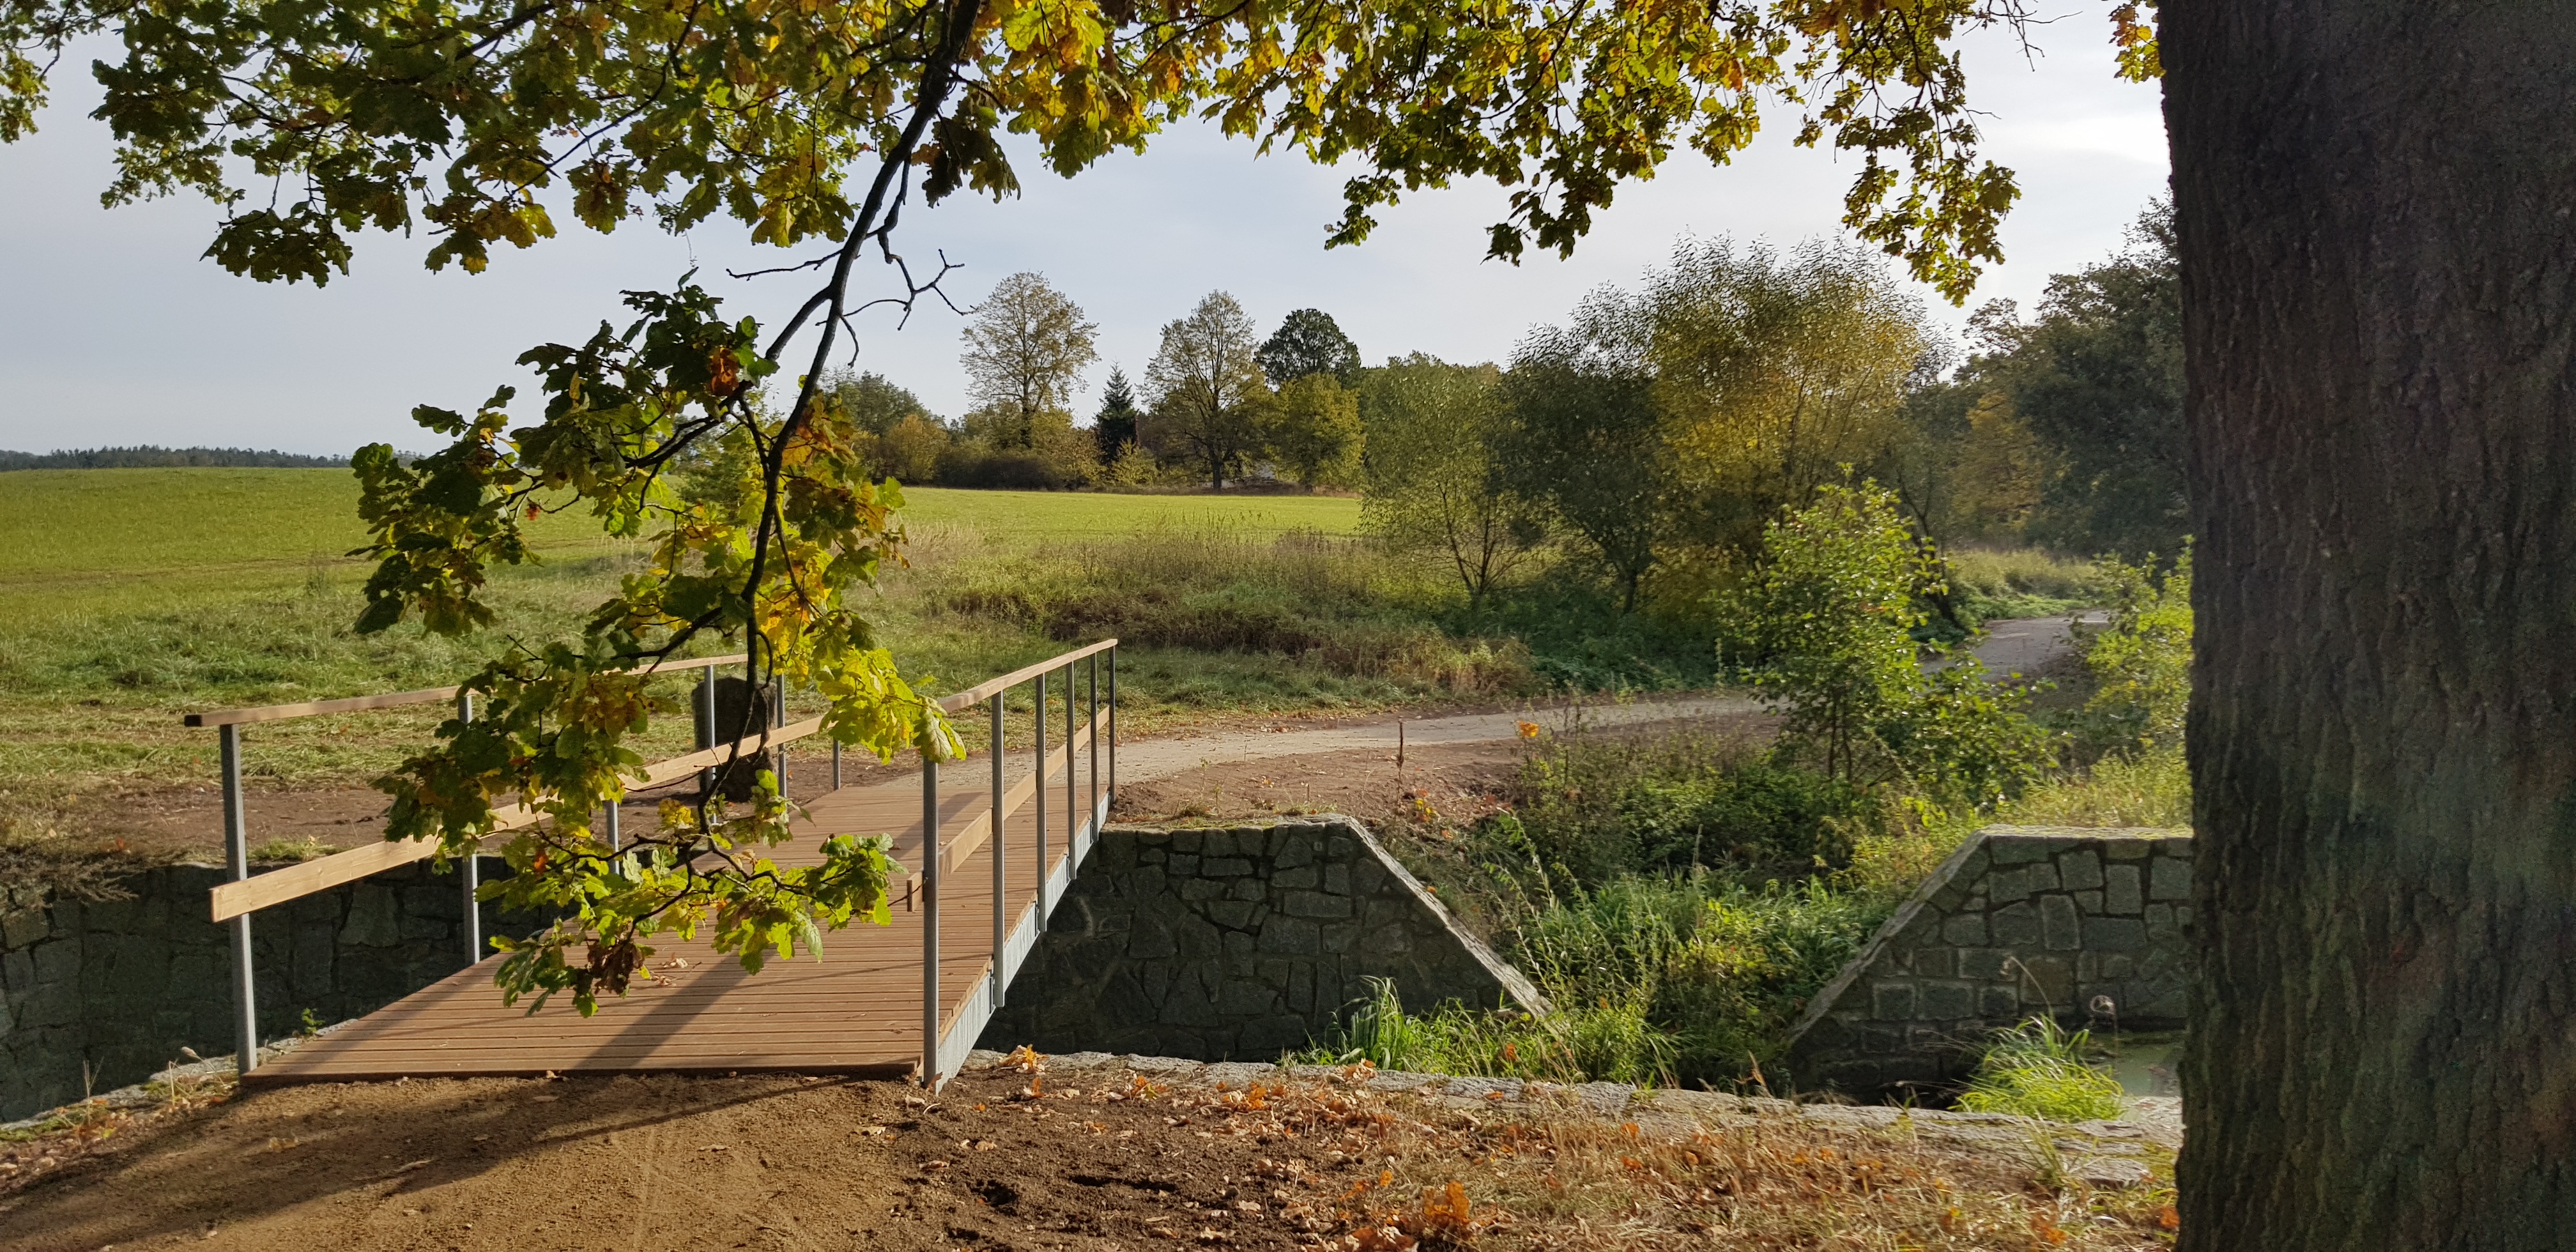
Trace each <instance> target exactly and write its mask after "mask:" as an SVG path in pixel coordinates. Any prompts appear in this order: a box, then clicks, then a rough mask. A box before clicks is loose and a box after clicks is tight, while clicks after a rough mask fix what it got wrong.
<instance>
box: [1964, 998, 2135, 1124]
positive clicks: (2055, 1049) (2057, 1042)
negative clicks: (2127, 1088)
mask: <svg viewBox="0 0 2576 1252" xmlns="http://www.w3.org/2000/svg"><path fill="white" fill-rule="evenodd" d="M2091 1042H2092V1036H2091V1035H2090V1034H2089V1033H2088V1032H2085V1031H2081V1030H2078V1031H2074V1032H2072V1033H2069V1032H2067V1031H2066V1030H2064V1029H2062V1028H2061V1027H2059V1026H2058V1024H2057V1023H2056V1022H2054V1021H2051V1020H2049V1019H2048V1018H2045V1017H2033V1018H2031V1019H2030V1020H2029V1021H2026V1022H2024V1023H2022V1024H2021V1025H2019V1026H2017V1027H2014V1028H2012V1029H2009V1030H2001V1031H1997V1032H1995V1043H1994V1046H1993V1047H1990V1048H1988V1049H1987V1050H1986V1055H1985V1057H1984V1058H1983V1059H1981V1060H1979V1061H1978V1062H1977V1072H1976V1075H1975V1076H1974V1077H1972V1078H1970V1079H1969V1080H1968V1089H1967V1090H1966V1091H1964V1092H1962V1093H1960V1096H1959V1107H1960V1108H1963V1109H1966V1110H1968V1111H1969V1112H1971V1113H2010V1114H2013V1115H2014V1116H2017V1117H2036V1118H2039V1119H2041V1120H2044V1121H2052V1122H2087V1121H2093V1120H2096V1119H2104V1118H2113V1117H2118V1116H2119V1115H2120V1080H2119V1079H2117V1078H2114V1077H2112V1076H2111V1075H2110V1073H2109V1072H2107V1071H2105V1070H2102V1069H2098V1068H2095V1067H2094V1066H2093V1065H2092V1064H2091V1063H2090V1062H2089V1061H2087V1060H2086V1059H2085V1056H2084V1053H2085V1050H2086V1048H2087V1047H2088V1046H2089V1045H2090V1044H2091Z"/></svg>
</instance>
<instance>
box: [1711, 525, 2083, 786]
mask: <svg viewBox="0 0 2576 1252" xmlns="http://www.w3.org/2000/svg"><path fill="white" fill-rule="evenodd" d="M1937 570H1938V563H1937V560H1936V558H1935V556H1934V554H1933V552H1932V550H1931V547H1930V545H1929V544H1928V543H1926V542H1921V541H1918V540H1917V539H1916V538H1915V536H1914V534H1913V532H1912V531H1911V530H1910V529H1908V528H1907V526H1906V524H1905V522H1904V520H1903V517H1902V515H1901V514H1900V512H1899V510H1898V506H1897V499H1896V496H1895V494H1894V493H1892V492H1889V491H1887V490H1885V489H1884V488H1881V487H1879V486H1878V485H1877V484H1875V483H1870V482H1863V483H1861V484H1860V485H1858V486H1856V487H1854V486H1840V485H1830V486H1826V487H1824V488H1821V489H1819V490H1818V491H1817V493H1816V498H1815V502H1814V503H1813V504H1811V505H1809V506H1808V507H1806V508H1804V509H1798V510H1793V511H1791V512H1789V513H1787V514H1785V515H1784V516H1783V517H1781V518H1780V519H1779V520H1778V521H1776V522H1773V523H1772V524H1771V525H1770V526H1769V527H1767V528H1765V529H1764V531H1763V535H1762V559H1761V561H1760V563H1759V564H1758V565H1756V567H1755V568H1754V570H1753V571H1752V573H1751V574H1750V575H1749V576H1748V577H1747V578H1745V579H1744V580H1743V581H1742V582H1741V583H1739V584H1738V585H1737V586H1735V587H1733V588H1731V589H1729V590H1727V591H1724V592H1721V593H1719V594H1718V595H1717V596H1716V597H1715V601H1714V607H1715V609H1716V611H1717V616H1718V619H1719V621H1720V623H1721V630H1722V635H1721V641H1720V643H1719V650H1720V651H1721V653H1723V654H1725V655H1728V656H1730V657H1732V658H1735V659H1736V660H1737V662H1738V664H1739V666H1740V668H1741V670H1742V672H1743V674H1744V676H1745V677H1746V678H1747V679H1749V680H1750V681H1752V682H1753V683H1754V684H1755V685H1757V686H1760V687H1765V688H1768V689H1770V690H1772V691H1776V692H1778V693H1779V699H1780V700H1781V701H1782V702H1783V703H1785V704H1786V705H1787V706H1788V720H1787V722H1786V724H1785V725H1783V726H1782V728H1781V732H1780V738H1781V743H1782V745H1783V747H1784V749H1785V750H1787V751H1788V752H1790V753H1792V754H1794V755H1795V756H1796V757H1797V758H1798V759H1800V760H1802V761H1807V762H1812V763H1814V764H1815V765H1816V766H1818V767H1819V768H1821V769H1822V770H1823V772H1824V773H1825V774H1826V775H1828V776H1830V777H1832V778H1835V779H1837V780H1840V781H1844V782H1849V783H1854V784H1857V785H1860V786H1864V787H1875V786H1880V785H1888V784H1893V785H1896V786H1898V787H1901V788H1903V789H1905V790H1909V791H1913V792H1917V793H1920V794H1922V795H1925V796H1927V797H1930V798H1932V799H1934V800H1935V801H1937V802H1939V803H1941V804H1943V805H1945V806H1967V807H1976V808H1985V807H1989V806H1991V805H1993V804H1994V803H1996V802H1997V801H1999V800H2002V799H2004V798H2006V797H2008V796H2010V795H2012V794H2014V793H2016V792H2018V791H2019V790H2020V789H2021V788H2022V787H2023V786H2024V785H2026V784H2027V783H2029V782H2030V781H2031V780H2032V779H2034V778H2036V777H2037V776H2038V774H2039V771H2040V769H2041V767H2042V766H2043V765H2044V764H2045V763H2046V762H2047V760H2048V758H2049V756H2050V754H2051V745H2050V744H2049V742H2048V738H2047V736H2046V735H2045V734H2043V733H2042V732H2041V731H2040V730H2039V728H2038V727H2036V726H2034V725H2033V724H2032V723H2031V721H2030V719H2029V718H2028V717H2026V716H2024V714H2023V710H2024V708H2025V707H2026V706H2027V704H2028V696H2027V694H2026V693H2025V692H2023V691H2021V690H2019V689H2017V688H2008V687H1998V686H1996V685H1994V684H1992V683H1989V682H1987V681H1986V677H1985V667H1984V666H1982V665H1979V664H1978V663H1977V662H1976V661H1975V660H1974V659H1973V658H1967V659H1961V660H1958V661H1956V662H1954V663H1953V664H1951V665H1948V666H1946V667H1944V668H1943V669H1941V670H1939V671H1936V672H1934V673H1931V674H1926V673H1924V672H1923V669H1922V666H1921V664H1920V653H1921V651H1922V649H1921V647H1920V645H1918V643H1917V642H1916V639H1915V630H1916V628H1917V627H1920V626H1922V625H1923V624H1924V621H1925V617H1926V615H1925V613H1924V612H1923V609H1922V608H1921V607H1920V606H1921V602H1922V599H1923V597H1925V596H1927V595H1931V594H1937V593H1938V592H1939V591H1940V590H1941V586H1942V584H1941V582H1940V580H1939V578H1938V576H1937Z"/></svg>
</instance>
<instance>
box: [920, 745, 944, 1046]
mask: <svg viewBox="0 0 2576 1252" xmlns="http://www.w3.org/2000/svg"><path fill="white" fill-rule="evenodd" d="M939 853H940V847H939V760H938V758H936V757H933V756H932V755H930V754H929V753H927V752H924V753H922V754H921V1086H922V1089H923V1090H925V1091H936V1090H938V1089H939V1077H940V1075H939Z"/></svg>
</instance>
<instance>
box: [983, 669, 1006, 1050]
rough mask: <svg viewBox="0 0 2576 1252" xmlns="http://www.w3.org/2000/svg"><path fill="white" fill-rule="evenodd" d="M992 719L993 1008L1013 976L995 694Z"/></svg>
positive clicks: (998, 697) (998, 699)
mask: <svg viewBox="0 0 2576 1252" xmlns="http://www.w3.org/2000/svg"><path fill="white" fill-rule="evenodd" d="M987 707H989V708H990V709H991V710H992V715H993V751H992V757H993V811H992V813H991V814H990V815H989V820H990V821H991V822H992V828H993V833H992V838H993V1007H994V1008H995V1009H999V1008H1001V1007H1002V992H1003V990H1004V989H1005V988H1007V987H1008V986H1009V985H1010V972H1009V971H1008V970H1006V969H1004V968H1003V965H1004V963H1006V962H1008V961H1009V960H1010V959H1011V923H1010V918H1009V908H1008V907H1007V904H1006V897H1007V895H1008V893H1009V890H1010V879H1009V878H1008V877H1006V876H1005V875H1004V872H1003V868H1002V848H1003V841H1002V836H1003V834H1004V833H1005V831H1006V830H1007V829H1008V828H1007V827H1005V826H1004V825H1003V824H1002V694H1001V693H1000V692H998V691H997V692H994V693H993V698H992V700H991V702H990V703H989V704H988V706H987Z"/></svg>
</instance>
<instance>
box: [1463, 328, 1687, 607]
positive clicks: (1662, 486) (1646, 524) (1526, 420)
mask: <svg viewBox="0 0 2576 1252" xmlns="http://www.w3.org/2000/svg"><path fill="white" fill-rule="evenodd" d="M1654 388H1655V377H1654V373H1653V371H1652V370H1651V368H1650V367H1649V366H1648V364H1647V363H1646V362H1644V361H1642V360H1639V359H1634V357H1633V356H1631V357H1626V358H1623V357H1619V356H1614V355H1611V354H1610V353H1608V352H1606V351H1605V350H1604V349H1603V346H1602V345H1600V344H1598V343H1596V342H1594V341H1593V340H1592V338H1590V337H1589V334H1588V328H1584V327H1578V328H1576V329H1573V330H1565V329H1560V328H1556V327H1545V328H1541V329H1540V330H1538V331H1535V332H1533V333H1532V334H1531V336H1530V337H1529V339H1527V340H1526V341H1524V342H1523V343H1522V344H1521V346H1520V349H1519V351H1517V352H1515V353H1514V354H1513V357H1512V368H1511V370H1510V372H1509V373H1507V374H1505V375H1504V376H1503V382H1502V389H1501V391H1502V400H1503V406H1504V411H1505V414H1506V417H1505V420H1504V423H1503V425H1502V427H1501V430H1500V432H1499V438H1498V439H1497V440H1496V444H1495V446H1496V452H1497V456H1496V466H1497V469H1498V471H1499V472H1498V474H1497V481H1498V483H1499V485H1500V486H1501V487H1502V488H1503V489H1504V490H1506V491H1509V492H1511V493H1512V494H1514V495H1516V496H1518V497H1519V498H1521V499H1523V500H1527V501H1530V502H1532V503H1534V504H1536V505H1538V506H1539V507H1541V508H1543V509H1544V510H1545V511H1546V512H1547V514H1548V515H1549V516H1550V517H1551V518H1552V519H1553V520H1554V521H1556V522H1557V523H1559V524H1562V525H1563V526H1565V527H1566V528H1567V529H1569V530H1570V531H1572V532H1573V533H1574V534H1575V535H1578V536H1580V537H1581V538H1582V539H1583V540H1584V541H1585V542H1586V543H1588V544H1590V545H1591V547H1592V549H1593V550H1594V551H1595V552H1597V553H1598V554H1599V555H1600V558H1601V564H1602V568H1603V569H1604V570H1605V571H1606V572H1607V573H1608V574H1609V577H1610V581H1611V584H1612V585H1613V586H1614V587H1616V588H1617V589H1618V594H1619V608H1620V611H1621V612H1623V613H1624V612H1631V611H1634V610H1635V609H1636V607H1637V604H1638V598H1639V593H1640V591H1641V589H1642V587H1643V585H1644V582H1645V578H1646V575H1647V574H1648V573H1649V572H1650V571H1652V570H1653V569H1654V568H1655V566H1656V563H1657V562H1658V561H1659V560H1660V559H1661V558H1662V557H1663V556H1664V555H1665V551H1666V549H1665V547H1664V543H1665V540H1667V539H1668V538H1669V537H1670V534H1671V528H1672V518H1673V509H1672V507H1671V500H1670V497H1671V495H1672V494H1673V492H1674V491H1675V490H1676V487H1677V477H1676V475H1677V467H1676V464H1675V460H1674V456H1673V453H1672V449H1671V448H1670V447H1669V446H1667V444H1666V442H1665V440H1664V439H1663V421H1662V417H1661V415H1660V414H1659V412H1658V411H1657V409H1656V406H1655V402H1654Z"/></svg>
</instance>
